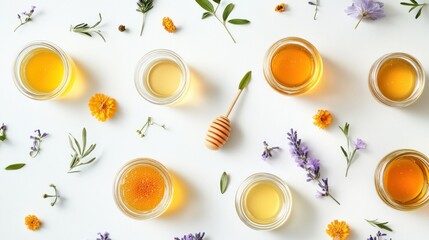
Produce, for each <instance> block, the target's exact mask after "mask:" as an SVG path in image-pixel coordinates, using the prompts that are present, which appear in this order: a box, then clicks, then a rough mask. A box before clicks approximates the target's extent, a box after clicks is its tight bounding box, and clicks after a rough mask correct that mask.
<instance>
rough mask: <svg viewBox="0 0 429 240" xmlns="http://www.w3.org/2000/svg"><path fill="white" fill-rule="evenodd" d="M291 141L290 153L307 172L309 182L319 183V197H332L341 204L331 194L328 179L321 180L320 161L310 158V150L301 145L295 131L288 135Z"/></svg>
mask: <svg viewBox="0 0 429 240" xmlns="http://www.w3.org/2000/svg"><path fill="white" fill-rule="evenodd" d="M287 136H288V137H287V139H288V140H289V146H290V153H291V155H292V158H294V159H295V162H296V163H297V164H298V167H300V168H303V169H304V170H305V171H306V172H307V182H310V181H317V183H318V186H319V187H320V191H317V194H316V196H317V197H326V196H328V197H330V198H332V199H333V200H334V201H335V202H336V203H338V204H340V203H339V202H338V201H337V200H336V199H335V198H334V197H333V196H332V195H331V193H330V192H329V187H328V178H322V179H320V160H318V159H315V158H311V157H309V156H308V155H309V152H310V150H309V148H308V147H306V146H302V145H301V139H298V134H297V132H296V131H294V130H293V129H291V130H290V132H288V133H287Z"/></svg>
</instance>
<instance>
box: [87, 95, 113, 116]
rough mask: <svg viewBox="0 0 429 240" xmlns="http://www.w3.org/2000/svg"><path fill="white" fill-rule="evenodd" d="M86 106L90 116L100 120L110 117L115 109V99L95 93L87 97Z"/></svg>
mask: <svg viewBox="0 0 429 240" xmlns="http://www.w3.org/2000/svg"><path fill="white" fill-rule="evenodd" d="M88 107H89V110H91V114H92V116H94V117H95V118H97V119H98V120H99V121H102V122H105V121H106V120H107V119H110V118H112V117H113V116H114V115H115V112H116V110H117V106H116V100H115V99H114V98H111V97H109V96H106V95H104V94H101V93H97V94H95V95H94V96H92V97H91V99H89V103H88Z"/></svg>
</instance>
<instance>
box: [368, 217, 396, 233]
mask: <svg viewBox="0 0 429 240" xmlns="http://www.w3.org/2000/svg"><path fill="white" fill-rule="evenodd" d="M365 221H367V222H368V223H369V224H371V226H373V227H378V228H380V229H384V230H387V231H389V232H393V230H392V229H391V228H390V227H389V226H387V224H388V223H389V222H379V221H378V219H374V220H368V219H365Z"/></svg>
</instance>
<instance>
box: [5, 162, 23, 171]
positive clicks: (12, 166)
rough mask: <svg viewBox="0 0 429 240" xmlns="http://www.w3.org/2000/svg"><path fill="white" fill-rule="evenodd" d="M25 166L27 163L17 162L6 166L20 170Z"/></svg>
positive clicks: (8, 168)
mask: <svg viewBox="0 0 429 240" xmlns="http://www.w3.org/2000/svg"><path fill="white" fill-rule="evenodd" d="M24 166H25V163H16V164H11V165H9V166H7V167H6V168H5V170H18V169H21V168H23V167H24Z"/></svg>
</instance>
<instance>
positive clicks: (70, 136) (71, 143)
mask: <svg viewBox="0 0 429 240" xmlns="http://www.w3.org/2000/svg"><path fill="white" fill-rule="evenodd" d="M72 139H74V140H75V141H76V139H75V138H74V137H73V136H72V135H71V134H70V135H69V143H70V147H71V149H72V150H73V152H75V153H77V151H76V149H75V148H74V146H73V141H72Z"/></svg>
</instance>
